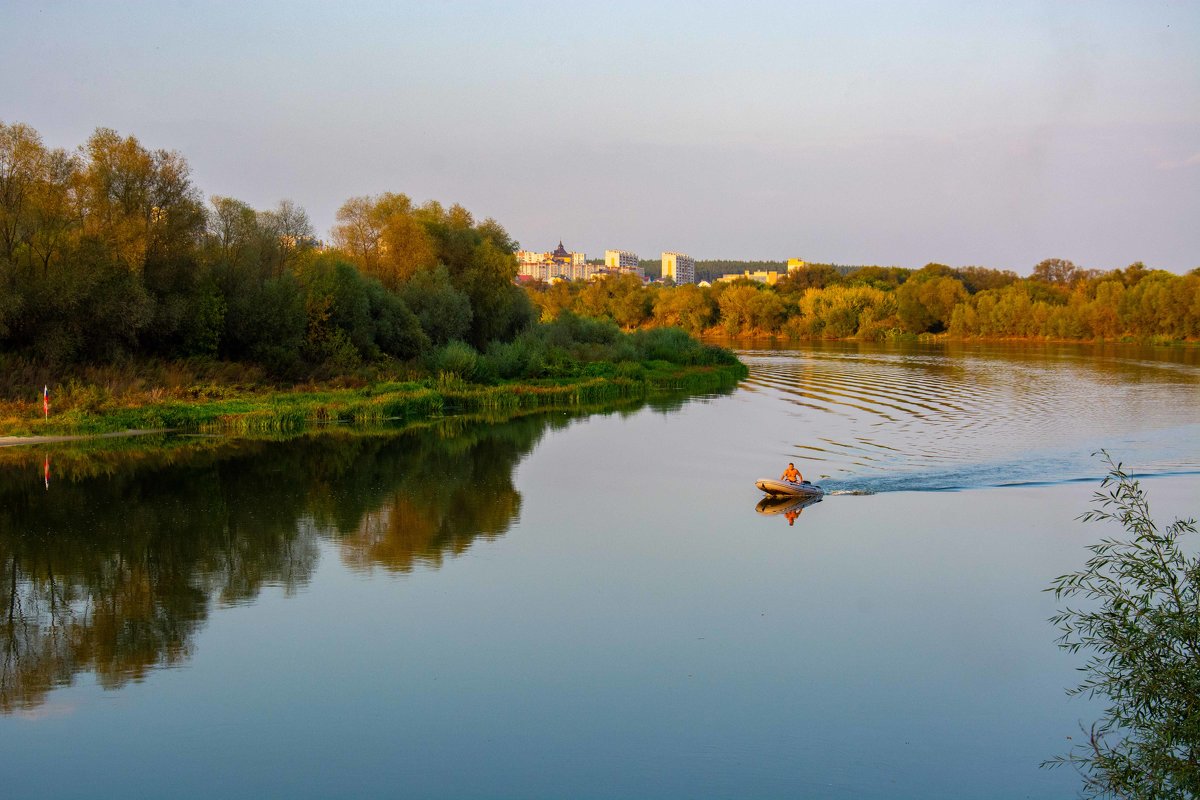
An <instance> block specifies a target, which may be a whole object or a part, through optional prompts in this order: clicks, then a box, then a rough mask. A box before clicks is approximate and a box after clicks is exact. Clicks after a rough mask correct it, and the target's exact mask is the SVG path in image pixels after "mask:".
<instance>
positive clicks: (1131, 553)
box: [1043, 453, 1200, 798]
mask: <svg viewBox="0 0 1200 800" xmlns="http://www.w3.org/2000/svg"><path fill="white" fill-rule="evenodd" d="M1104 458H1105V460H1106V462H1107V463H1108V466H1109V472H1108V476H1107V477H1105V479H1104V482H1103V484H1102V488H1101V490H1100V491H1099V492H1097V493H1096V495H1095V499H1096V502H1097V506H1096V507H1095V508H1094V509H1093V510H1092V511H1089V512H1087V513H1086V514H1084V515H1083V517H1082V519H1084V520H1085V521H1090V520H1105V521H1114V522H1118V523H1120V524H1121V525H1122V526H1123V527H1124V528H1125V532H1126V534H1127V535H1126V536H1125V537H1124V538H1106V539H1101V540H1100V542H1098V543H1097V544H1094V545H1091V546H1089V548H1088V549H1089V550H1091V552H1092V557H1091V558H1090V559H1089V560H1088V562H1087V564H1086V565H1085V566H1084V568H1083V569H1082V570H1080V571H1079V572H1074V573H1071V574H1068V575H1063V576H1061V577H1059V578H1057V579H1055V581H1054V583H1053V585H1052V586H1051V587H1050V589H1049V590H1047V591H1052V592H1054V596H1055V597H1056V598H1059V599H1063V598H1066V599H1071V598H1079V599H1083V600H1085V601H1087V602H1086V604H1085V608H1075V609H1072V608H1067V609H1064V610H1063V611H1062V612H1061V613H1059V614H1058V615H1057V616H1055V617H1053V618H1052V622H1054V624H1055V625H1057V626H1058V628H1059V630H1061V631H1062V635H1061V636H1060V637H1059V639H1058V644H1059V647H1061V648H1063V649H1064V650H1067V651H1068V652H1071V653H1078V652H1079V651H1081V650H1083V651H1086V652H1089V653H1090V655H1089V657H1088V659H1087V661H1086V662H1085V664H1084V666H1083V667H1082V668H1081V671H1082V672H1083V674H1084V679H1083V681H1082V682H1081V683H1080V684H1079V685H1078V686H1077V687H1075V688H1074V689H1071V690H1069V692H1068V693H1069V694H1072V695H1078V694H1084V695H1087V696H1096V697H1101V698H1105V699H1106V700H1107V703H1108V707H1107V708H1106V709H1105V711H1104V713H1103V715H1102V716H1101V718H1100V720H1099V721H1098V722H1097V723H1095V724H1094V725H1093V726H1092V727H1091V730H1090V731H1089V732H1088V737H1087V741H1086V743H1085V744H1082V745H1079V746H1077V747H1076V748H1075V750H1073V751H1072V752H1070V753H1068V754H1067V755H1063V756H1059V757H1057V758H1054V759H1051V760H1050V761H1047V762H1046V763H1045V764H1044V765H1043V766H1058V765H1061V764H1072V765H1074V766H1075V767H1077V768H1078V769H1079V771H1080V773H1081V774H1082V776H1083V778H1084V786H1085V791H1086V792H1087V794H1088V795H1089V796H1092V797H1107V796H1118V797H1135V798H1185V797H1197V796H1200V557H1197V556H1196V555H1194V553H1195V545H1194V544H1193V545H1189V546H1187V547H1185V546H1183V544H1182V542H1181V539H1182V538H1183V536H1184V535H1185V534H1194V533H1195V532H1196V523H1195V520H1190V519H1189V520H1175V522H1174V523H1172V524H1171V525H1170V526H1168V527H1167V528H1166V529H1164V530H1161V531H1160V530H1159V529H1158V527H1157V526H1156V525H1155V524H1154V522H1153V520H1152V519H1151V517H1150V505H1149V503H1148V502H1147V500H1146V495H1145V493H1144V492H1143V491H1142V488H1141V486H1140V485H1139V484H1138V482H1137V481H1136V480H1133V479H1132V478H1131V477H1130V476H1129V474H1128V473H1126V472H1125V471H1124V470H1123V469H1122V467H1121V465H1120V464H1114V463H1113V462H1112V460H1111V458H1109V456H1108V454H1107V453H1104ZM1189 552H1191V553H1193V555H1191V556H1189V555H1188V553H1189Z"/></svg>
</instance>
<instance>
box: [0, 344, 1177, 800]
mask: <svg viewBox="0 0 1200 800" xmlns="http://www.w3.org/2000/svg"><path fill="white" fill-rule="evenodd" d="M741 355H742V358H743V359H744V360H745V361H746V362H747V363H748V364H749V366H750V370H751V372H750V377H749V378H748V379H747V380H746V381H744V382H743V384H742V385H741V386H740V387H739V388H738V389H736V390H735V391H733V392H732V393H730V394H726V395H720V396H711V397H699V398H692V399H689V400H686V401H684V400H675V401H662V402H657V403H655V404H652V405H648V406H643V407H640V408H633V407H630V408H624V409H619V410H613V411H610V412H608V413H599V414H590V415H572V414H568V413H563V412H557V413H554V414H549V415H539V416H531V417H525V418H521V419H517V420H511V421H507V422H503V423H489V422H486V421H479V420H469V419H447V420H442V421H438V422H435V423H433V424H430V425H426V426H421V427H419V428H415V429H409V430H404V431H373V432H369V433H365V432H359V431H354V430H347V429H339V430H334V431H331V432H328V433H325V434H321V435H315V434H314V435H309V436H303V437H299V438H294V439H290V440H281V441H263V440H259V441H238V440H224V439H217V438H212V437H188V436H178V437H161V438H159V439H155V440H144V439H142V440H138V439H130V440H122V441H119V442H107V443H96V444H93V445H78V444H69V445H46V446H41V447H25V448H8V449H7V451H5V452H3V453H2V455H3V460H2V461H0V595H2V596H3V602H4V608H5V615H4V617H3V620H2V624H0V634H2V635H3V644H2V647H3V649H2V652H0V658H2V659H3V661H2V664H0V747H2V749H3V752H4V753H5V756H6V758H5V761H6V774H5V784H4V785H5V792H4V793H5V796H11V797H35V796H36V797H44V798H49V797H53V798H59V797H89V798H92V797H116V796H126V795H133V796H170V797H211V796H219V797H261V796H292V797H327V796H332V795H350V796H360V797H420V798H493V797H523V798H526V797H545V798H555V797H583V798H587V797H596V798H612V797H629V798H635V797H636V798H684V797H689V798H690V797H738V798H774V797H800V796H802V797H814V798H1014V797H1023V798H1061V797H1066V796H1072V795H1073V794H1074V792H1075V790H1076V788H1077V787H1078V778H1077V776H1075V775H1074V774H1073V773H1071V772H1069V771H1065V770H1058V771H1047V770H1042V769H1039V767H1038V765H1039V763H1040V762H1041V761H1043V760H1045V759H1046V758H1049V757H1050V756H1053V755H1056V754H1058V753H1061V752H1063V751H1064V750H1065V749H1067V748H1068V747H1070V746H1071V744H1072V742H1073V741H1078V738H1079V736H1080V725H1081V723H1082V724H1087V723H1088V722H1089V721H1090V720H1091V719H1093V718H1094V717H1095V714H1096V707H1095V705H1094V704H1089V702H1088V701H1086V700H1081V699H1071V698H1068V697H1067V696H1066V695H1065V693H1064V689H1065V688H1066V687H1067V686H1069V685H1072V684H1073V683H1074V682H1075V681H1076V680H1077V673H1076V672H1075V669H1074V668H1075V667H1076V666H1077V665H1078V664H1079V663H1080V661H1081V658H1080V657H1077V656H1070V655H1067V654H1064V653H1062V652H1060V651H1059V650H1058V649H1057V648H1056V647H1055V646H1054V638H1055V632H1054V630H1053V628H1052V626H1050V625H1049V624H1048V622H1047V618H1048V617H1049V616H1050V615H1051V614H1052V613H1054V610H1055V603H1054V600H1053V598H1052V597H1051V596H1050V595H1048V594H1047V593H1045V592H1043V591H1042V590H1043V589H1044V588H1045V587H1046V586H1048V585H1049V583H1050V581H1051V580H1052V579H1053V578H1054V577H1055V576H1056V575H1059V574H1061V573H1064V572H1067V571H1070V570H1074V569H1077V568H1078V567H1080V566H1081V565H1082V563H1083V561H1084V560H1085V559H1086V556H1087V552H1086V551H1085V549H1084V548H1085V546H1086V545H1087V544H1088V543H1089V542H1092V541H1095V540H1096V539H1097V538H1099V537H1100V536H1101V535H1103V534H1104V533H1106V532H1112V531H1111V529H1107V528H1104V527H1103V526H1101V525H1098V524H1091V525H1085V524H1084V523H1081V522H1078V521H1077V520H1076V517H1077V516H1078V515H1079V514H1080V513H1082V512H1083V511H1085V510H1086V509H1087V508H1088V506H1089V504H1090V497H1091V494H1092V492H1094V491H1095V490H1096V489H1097V488H1098V480H1099V478H1100V476H1101V475H1102V474H1103V471H1104V468H1103V466H1102V464H1101V463H1100V461H1099V460H1098V459H1097V458H1096V457H1095V456H1093V455H1092V453H1093V452H1094V451H1096V450H1097V449H1100V448H1106V449H1107V450H1108V451H1109V452H1111V453H1112V454H1113V456H1114V457H1116V458H1119V459H1121V460H1122V461H1124V462H1125V463H1126V464H1127V466H1129V467H1130V468H1131V469H1132V470H1133V471H1135V472H1136V473H1138V474H1139V475H1140V476H1141V477H1142V480H1143V483H1144V485H1145V486H1146V488H1147V490H1148V492H1149V495H1150V500H1151V504H1152V508H1153V511H1154V513H1155V516H1156V518H1158V519H1160V520H1163V521H1168V520H1169V519H1170V518H1171V517H1173V516H1176V515H1178V516H1189V515H1195V513H1196V511H1197V508H1196V506H1197V502H1196V501H1197V499H1198V498H1200V350H1197V349H1196V348H1149V347H1135V346H1118V345H1112V346H1067V345H1062V346H1052V345H1042V346H1033V345H972V346H968V345H961V346H955V345H916V344H913V345H907V346H892V347H887V346H879V345H857V344H830V345H822V346H810V347H806V348H803V349H795V350H788V349H747V350H743V351H742V352H741ZM788 461H794V462H795V463H796V464H797V466H798V467H800V468H801V470H802V471H803V472H804V473H805V477H807V478H809V479H811V480H814V481H816V482H819V483H821V484H822V485H824V486H825V487H826V488H827V489H829V490H830V491H831V494H830V495H828V496H827V497H826V498H825V499H824V500H823V501H821V502H819V503H816V504H813V505H811V506H808V507H806V508H804V509H803V510H802V511H801V512H800V513H798V514H797V513H794V512H792V513H774V514H772V513H761V511H760V510H759V509H758V508H757V507H756V504H757V503H758V501H759V499H760V495H759V493H758V492H757V490H755V489H754V486H753V482H754V479H755V478H757V477H763V476H771V477H773V476H776V475H778V474H779V473H780V472H781V471H782V469H783V467H784V466H786V463H787V462H788ZM768 510H769V509H768ZM1069 737H1074V739H1071V738H1069Z"/></svg>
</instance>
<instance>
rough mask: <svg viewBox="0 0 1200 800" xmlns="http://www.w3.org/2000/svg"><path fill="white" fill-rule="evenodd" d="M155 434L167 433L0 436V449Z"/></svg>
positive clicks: (145, 430)
mask: <svg viewBox="0 0 1200 800" xmlns="http://www.w3.org/2000/svg"><path fill="white" fill-rule="evenodd" d="M155 433H167V430H166V429H165V428H148V429H133V430H124V431H109V432H108V433H77V434H60V435H52V434H47V435H44V436H2V435H0V447H20V446H21V445H27V444H59V443H60V442H80V441H85V440H91V439H125V438H129V437H133V436H149V435H151V434H155Z"/></svg>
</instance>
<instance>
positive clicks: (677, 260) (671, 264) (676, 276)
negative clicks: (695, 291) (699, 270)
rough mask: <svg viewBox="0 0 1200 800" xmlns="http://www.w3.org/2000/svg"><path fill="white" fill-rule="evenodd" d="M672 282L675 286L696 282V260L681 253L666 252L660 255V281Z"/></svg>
mask: <svg viewBox="0 0 1200 800" xmlns="http://www.w3.org/2000/svg"><path fill="white" fill-rule="evenodd" d="M668 278H669V279H671V280H673V281H674V282H675V283H676V284H680V283H695V282H696V259H694V258H692V257H691V256H689V255H684V254H683V253H675V252H666V253H663V254H662V279H663V280H664V281H665V280H667V279H668Z"/></svg>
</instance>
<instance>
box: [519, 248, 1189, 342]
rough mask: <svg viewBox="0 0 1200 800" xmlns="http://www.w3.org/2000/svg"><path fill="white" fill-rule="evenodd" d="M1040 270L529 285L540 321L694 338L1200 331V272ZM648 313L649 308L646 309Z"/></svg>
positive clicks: (822, 270)
mask: <svg viewBox="0 0 1200 800" xmlns="http://www.w3.org/2000/svg"><path fill="white" fill-rule="evenodd" d="M1040 274H1042V277H1037V276H1034V277H1030V278H1018V277H1017V275H1016V274H1014V273H1013V272H1011V271H1008V270H992V269H987V268H984V267H975V266H972V267H964V268H961V269H955V268H952V267H948V266H946V265H944V264H927V265H926V266H925V267H923V268H921V269H919V270H907V269H902V268H900V267H860V268H857V269H854V270H851V271H849V272H846V271H844V269H843V268H835V267H833V266H832V265H822V264H816V265H812V264H810V265H806V266H805V267H802V268H800V269H798V270H795V271H793V273H792V274H791V275H789V276H788V277H786V278H782V279H780V280H779V281H778V282H777V283H775V284H774V285H773V286H769V285H764V284H761V283H756V282H754V281H751V280H738V281H733V282H729V283H718V284H716V285H713V286H699V285H692V284H689V285H682V286H668V285H665V284H651V285H643V284H642V283H641V282H640V281H638V280H637V279H636V278H633V277H631V276H621V277H604V278H598V279H595V280H592V281H587V282H584V281H571V282H567V281H563V282H558V283H554V284H552V285H549V286H547V285H545V284H540V285H536V284H535V285H533V286H531V287H529V288H528V294H529V297H530V299H531V300H532V302H533V303H534V304H536V306H537V307H538V309H539V310H540V314H541V318H542V319H543V320H553V319H555V318H557V317H558V316H559V315H560V314H562V313H564V312H568V311H569V312H572V313H574V314H578V315H582V316H590V317H595V318H598V319H608V320H611V321H613V322H616V323H617V324H619V325H620V326H621V327H622V328H625V329H626V330H629V329H633V328H638V327H660V326H671V327H680V328H683V329H684V330H686V331H688V332H689V333H691V334H693V335H699V334H706V333H711V334H724V335H732V336H744V335H752V336H776V335H786V336H789V337H793V338H800V337H809V336H815V337H824V338H837V339H853V338H857V339H879V338H886V337H890V336H895V335H899V334H908V335H924V334H940V333H947V334H949V335H950V336H953V337H957V338H973V337H984V338H1053V339H1122V338H1134V339H1149V340H1156V341H1161V340H1181V339H1182V340H1189V339H1197V338H1200V271H1197V270H1193V271H1192V272H1191V273H1188V274H1187V275H1174V274H1171V273H1169V272H1164V271H1162V270H1150V269H1147V268H1146V267H1145V266H1144V265H1142V264H1140V263H1135V264H1131V265H1130V266H1129V267H1127V268H1125V269H1124V270H1113V271H1111V272H1104V273H1102V272H1097V271H1094V270H1083V269H1079V268H1076V267H1073V265H1067V266H1064V265H1062V264H1058V263H1057V262H1055V263H1054V265H1051V266H1046V265H1045V263H1044V264H1043V265H1042V269H1041V273H1040ZM647 309H649V312H647Z"/></svg>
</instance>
